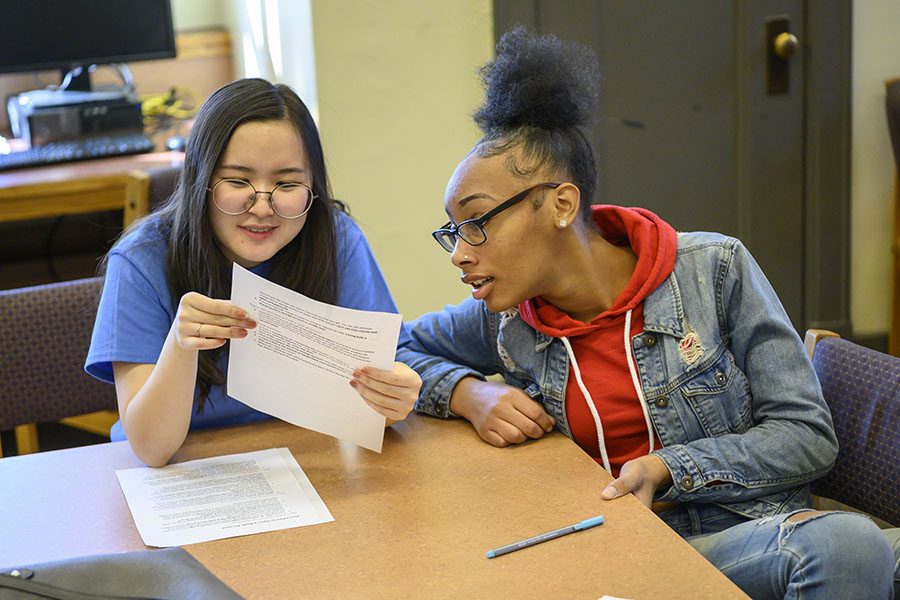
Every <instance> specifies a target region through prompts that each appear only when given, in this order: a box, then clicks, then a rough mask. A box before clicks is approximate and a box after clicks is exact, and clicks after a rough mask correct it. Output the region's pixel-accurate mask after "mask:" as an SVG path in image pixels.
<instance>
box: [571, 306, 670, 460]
mask: <svg viewBox="0 0 900 600" xmlns="http://www.w3.org/2000/svg"><path fill="white" fill-rule="evenodd" d="M630 333H631V310H630V309H629V310H628V312H626V313H625V356H626V358H627V359H628V370H629V371H630V372H631V383H632V384H633V385H634V391H635V392H637V397H638V403H640V405H641V410H642V411H643V412H644V422H645V423H646V424H647V435H648V436H649V437H650V452H653V423H652V421H651V420H650V411H649V410H648V409H647V402H646V400H645V399H644V392H643V390H642V389H641V382H640V381H639V380H638V376H637V369H636V368H635V366H634V358H633V357H632V355H631V336H630ZM559 339H561V340H562V343H563V346H565V347H566V352H567V353H568V354H569V361H570V362H571V363H572V372H573V373H575V381H576V382H577V383H578V389H580V390H581V393H582V394H583V395H584V399H585V400H586V401H587V405H588V409H590V411H591V416H592V417H593V418H594V425H595V427H596V428H597V446H598V447H599V448H600V458H601V460H602V461H603V468H604V469H606V470H607V471H608V472H609V473H612V468H610V465H609V456H608V455H607V452H606V443H605V442H604V438H603V424H602V423H601V422H600V415H599V414H597V407H596V406H594V399H593V398H591V394H590V392H588V390H587V387H586V386H585V385H584V381H582V379H581V370H580V369H579V368H578V361H576V360H575V353H574V352H573V351H572V345H571V344H570V343H569V338H567V337H565V336H563V337H561V338H559Z"/></svg>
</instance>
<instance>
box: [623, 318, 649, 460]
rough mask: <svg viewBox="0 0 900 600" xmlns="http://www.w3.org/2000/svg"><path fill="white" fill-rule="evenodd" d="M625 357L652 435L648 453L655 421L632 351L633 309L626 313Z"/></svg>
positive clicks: (645, 421) (645, 420)
mask: <svg viewBox="0 0 900 600" xmlns="http://www.w3.org/2000/svg"><path fill="white" fill-rule="evenodd" d="M625 358H627V359H628V370H629V371H631V383H632V384H633V385H634V391H635V392H637V397H638V403H639V404H640V405H641V410H642V411H644V423H646V424H647V435H648V436H649V437H650V450H648V451H647V454H650V452H653V422H652V421H650V410H649V409H648V408H647V400H646V399H645V398H644V390H643V389H642V388H641V382H640V380H639V379H638V374H637V368H636V367H635V366H634V356H632V352H631V310H630V309H629V311H628V312H627V313H625Z"/></svg>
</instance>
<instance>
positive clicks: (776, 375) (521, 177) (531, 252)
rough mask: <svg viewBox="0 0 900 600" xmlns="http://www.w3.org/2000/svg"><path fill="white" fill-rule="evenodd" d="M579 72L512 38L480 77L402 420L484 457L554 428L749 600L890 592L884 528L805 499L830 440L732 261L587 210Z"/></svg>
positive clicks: (770, 321) (785, 331)
mask: <svg viewBox="0 0 900 600" xmlns="http://www.w3.org/2000/svg"><path fill="white" fill-rule="evenodd" d="M598 70H599V68H598V65H597V63H596V58H595V57H594V56H593V54H592V53H591V52H590V51H589V50H588V49H586V48H584V47H581V46H577V45H573V44H567V43H563V42H561V41H559V40H558V39H556V38H554V37H552V36H538V35H534V34H530V33H528V32H526V31H525V30H523V29H521V28H517V29H514V30H512V31H511V32H508V33H507V34H506V35H504V36H503V37H502V38H501V39H500V41H499V43H498V45H497V48H496V56H495V58H493V59H492V60H491V61H490V62H489V63H488V64H487V65H486V66H485V67H484V68H483V69H482V77H483V79H484V83H485V84H486V91H487V98H486V100H485V103H484V104H483V105H482V107H481V108H480V109H479V110H478V111H477V112H476V114H475V120H476V122H477V124H478V125H479V126H480V127H481V129H482V130H483V132H484V136H483V137H482V139H481V140H480V141H479V142H478V143H477V144H476V145H475V147H474V148H473V149H472V150H471V151H470V152H469V153H468V155H467V156H466V157H465V158H463V160H462V162H461V163H460V164H459V166H458V167H457V168H456V171H455V172H454V173H453V175H452V177H451V178H450V182H449V183H448V185H447V190H446V195H445V199H444V206H445V209H446V212H447V214H448V216H449V217H450V222H449V223H447V224H446V225H444V226H443V227H442V228H440V229H438V230H437V231H435V232H434V234H433V235H434V237H435V239H436V240H437V241H438V243H440V245H441V246H442V247H443V248H444V249H445V250H447V251H448V252H450V253H451V255H450V259H451V261H452V262H453V264H454V265H455V266H457V267H458V268H459V269H460V271H461V279H462V282H463V283H464V284H466V285H469V286H471V287H472V295H471V297H469V298H467V299H466V300H465V301H463V302H462V303H461V304H459V305H458V306H455V307H447V308H445V309H444V310H443V311H440V312H436V313H430V314H426V315H423V316H422V317H420V318H419V319H417V320H415V321H413V322H411V323H408V326H409V331H410V335H411V337H412V341H411V343H410V344H409V345H408V346H406V347H405V348H403V349H401V351H400V353H399V356H400V358H401V360H404V361H406V362H407V363H408V364H410V365H411V366H412V367H413V368H414V369H416V370H417V371H418V372H419V374H420V375H421V376H422V379H423V387H422V392H421V394H420V397H419V401H418V404H417V410H419V411H421V412H424V413H428V414H431V415H434V416H438V417H444V418H448V417H451V416H460V417H463V418H465V419H467V420H469V421H470V422H471V423H472V425H473V426H474V427H475V429H476V431H477V432H478V434H479V435H480V436H481V437H482V438H483V439H484V440H485V441H487V442H488V443H491V444H494V445H496V446H505V445H508V444H516V443H520V442H524V441H527V440H529V439H536V438H540V437H541V436H543V435H544V434H545V433H547V432H549V431H551V430H552V429H553V428H554V427H555V428H556V429H558V430H559V431H561V432H562V433H563V434H565V435H567V436H569V437H571V438H573V439H574V440H575V442H576V443H578V444H579V445H580V446H581V447H582V448H583V449H584V450H585V451H586V452H588V453H589V454H590V455H591V456H592V457H593V458H594V459H595V460H596V461H597V462H598V463H599V464H601V465H603V467H604V468H605V469H607V470H608V471H609V472H610V473H611V474H612V475H613V477H614V478H615V479H614V480H613V482H612V483H611V484H610V485H609V486H608V487H607V488H606V489H603V490H597V494H598V498H603V499H605V500H613V499H615V498H617V497H620V496H623V495H625V494H629V493H632V494H634V495H635V496H636V497H637V498H638V499H640V500H641V501H642V502H643V503H644V504H646V505H647V506H648V507H652V508H654V509H655V510H657V512H659V514H660V517H661V518H662V519H664V520H665V521H666V522H667V523H668V524H669V525H670V526H671V527H672V528H673V529H675V530H676V531H677V532H678V533H680V534H681V535H683V536H684V537H685V538H687V540H688V541H689V542H690V543H691V544H692V545H693V546H694V547H695V548H696V549H697V550H698V551H700V552H701V553H702V554H703V555H704V556H706V557H707V559H709V560H710V561H711V562H712V563H713V564H715V565H716V566H717V567H718V568H719V569H721V570H722V571H723V572H724V573H725V574H726V575H727V576H728V577H730V578H731V579H732V580H733V581H735V583H737V584H738V585H739V586H740V587H741V588H743V589H744V590H745V591H746V592H747V593H748V594H750V595H751V596H752V597H754V598H783V597H787V598H797V597H803V598H888V597H889V596H890V595H891V593H892V573H893V571H894V560H895V557H894V556H893V554H892V552H891V546H890V543H889V541H888V539H887V537H886V536H885V535H884V534H883V533H882V532H881V531H880V530H879V529H878V528H877V527H876V526H875V525H874V524H873V523H872V522H871V521H870V520H869V519H868V518H866V517H864V516H861V515H858V514H847V513H838V512H817V511H813V510H811V509H809V506H810V502H811V498H810V492H809V482H810V481H812V480H814V479H816V478H817V477H820V476H822V475H823V474H824V473H826V472H827V470H828V469H829V467H830V465H831V464H832V462H833V461H834V458H835V456H836V453H837V450H838V448H837V441H836V439H835V435H834V431H833V429H832V422H831V416H830V413H829V411H828V408H827V406H826V405H825V403H824V400H823V398H822V395H821V391H820V389H819V385H818V383H817V380H816V375H815V372H814V371H813V368H812V365H811V364H810V361H809V359H808V358H807V356H806V353H805V351H804V349H803V345H802V343H801V342H800V339H799V337H798V336H797V333H796V332H795V331H794V328H793V326H792V325H791V322H790V320H789V319H788V316H787V315H786V314H785V311H784V309H783V308H782V306H781V303H780V302H779V301H778V298H777V297H776V295H775V293H774V291H773V290H772V287H771V286H770V285H769V283H768V281H767V280H766V278H765V276H764V275H763V273H762V271H761V270H760V268H759V267H758V266H757V264H756V263H755V262H754V260H753V258H752V257H751V256H750V253H749V252H748V251H747V249H746V248H745V247H744V246H743V245H742V244H741V243H740V242H739V241H738V240H736V239H734V238H729V237H726V236H723V235H719V234H714V233H676V232H675V230H674V229H673V228H672V227H671V226H670V225H668V224H667V223H666V222H664V221H663V220H662V219H660V218H659V217H658V216H656V215H654V214H653V213H651V212H649V211H647V210H643V209H639V208H623V207H619V206H612V205H597V206H592V199H593V196H594V191H595V183H596V179H597V174H596V171H595V162H596V161H595V157H594V152H593V149H592V148H591V144H590V142H589V141H588V138H587V136H586V130H587V127H588V125H589V115H590V114H591V110H592V107H593V106H594V104H595V99H596V96H597V90H596V88H595V85H596V82H597V81H598V80H599V73H598ZM498 373H499V374H501V375H502V377H503V383H501V382H497V381H487V380H486V379H485V376H486V375H492V374H498ZM891 535H893V537H894V539H896V537H897V536H896V534H895V532H894V533H892V534H891ZM598 560H602V556H601V557H598ZM688 595H690V594H688Z"/></svg>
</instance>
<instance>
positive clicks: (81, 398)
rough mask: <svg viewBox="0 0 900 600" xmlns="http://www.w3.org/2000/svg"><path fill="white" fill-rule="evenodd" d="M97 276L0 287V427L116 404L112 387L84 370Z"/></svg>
mask: <svg viewBox="0 0 900 600" xmlns="http://www.w3.org/2000/svg"><path fill="white" fill-rule="evenodd" d="M101 286H102V279H101V278H100V277H93V278H89V279H78V280H75V281H64V282H59V283H51V284H47V285H38V286H33V287H26V288H19V289H13V290H2V291H0V331H2V332H3V333H2V335H3V344H0V373H2V374H3V385H0V431H3V430H7V429H12V428H13V427H16V426H19V425H24V424H28V423H44V422H50V421H57V420H59V419H62V418H65V417H72V416H75V415H80V414H84V413H90V412H95V411H99V410H115V409H116V392H115V387H114V386H112V385H110V384H108V383H104V382H101V381H98V380H96V379H94V378H93V377H91V376H90V375H88V374H87V373H85V371H84V359H85V357H86V356H87V351H88V347H89V346H90V343H91V331H92V330H93V326H94V317H95V315H96V311H97V301H98V299H99V297H100V289H101Z"/></svg>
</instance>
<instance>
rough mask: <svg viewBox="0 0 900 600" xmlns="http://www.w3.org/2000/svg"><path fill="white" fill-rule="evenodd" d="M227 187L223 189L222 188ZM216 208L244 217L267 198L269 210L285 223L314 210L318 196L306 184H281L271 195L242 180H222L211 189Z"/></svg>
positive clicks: (222, 211) (228, 213) (269, 192)
mask: <svg viewBox="0 0 900 600" xmlns="http://www.w3.org/2000/svg"><path fill="white" fill-rule="evenodd" d="M223 184H224V185H223ZM206 189H207V190H209V191H210V192H212V199H213V204H214V205H215V207H216V208H217V209H218V210H219V212H221V213H224V214H226V215H229V216H232V217H234V216H237V215H242V214H244V213H245V212H247V211H249V210H250V209H251V208H253V205H255V204H256V199H257V198H258V197H259V195H260V194H266V195H268V202H269V207H270V208H271V209H272V212H274V213H275V214H276V215H278V216H279V217H281V218H282V219H289V220H293V219H299V218H300V217H302V216H303V215H305V214H306V213H307V212H309V209H310V208H312V204H313V200H315V199H316V198H317V197H318V196H316V194H314V193H313V191H312V188H310V187H309V186H308V185H306V184H305V183H299V182H293V181H292V182H285V183H279V184H278V185H276V186H275V187H274V188H272V190H271V191H268V192H267V191H264V190H257V189H256V188H255V187H253V184H252V183H250V182H249V181H244V180H243V179H220V180H219V181H217V182H216V184H215V185H214V186H213V187H211V188H206Z"/></svg>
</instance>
